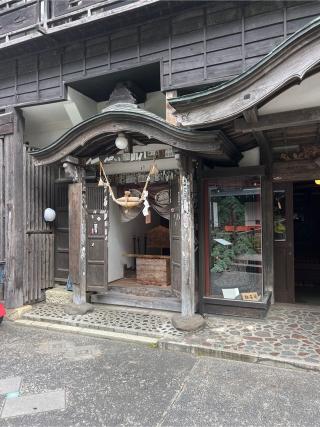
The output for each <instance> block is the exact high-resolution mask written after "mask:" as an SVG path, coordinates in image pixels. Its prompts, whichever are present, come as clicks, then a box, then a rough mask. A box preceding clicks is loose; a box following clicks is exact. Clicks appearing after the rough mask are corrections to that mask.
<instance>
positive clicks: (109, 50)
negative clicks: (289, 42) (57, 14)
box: [0, 1, 320, 106]
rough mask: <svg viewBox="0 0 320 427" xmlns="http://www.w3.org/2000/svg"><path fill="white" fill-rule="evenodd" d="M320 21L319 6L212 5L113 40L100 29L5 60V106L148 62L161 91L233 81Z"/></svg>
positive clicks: (1, 95) (0, 93)
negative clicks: (157, 72)
mask: <svg viewBox="0 0 320 427" xmlns="http://www.w3.org/2000/svg"><path fill="white" fill-rule="evenodd" d="M57 3H58V2H57ZM60 3H61V4H62V3H63V4H64V2H60ZM60 3H59V8H60V7H62V6H63V4H62V5H60ZM56 7H57V8H58V5H56ZM59 10H60V9H59ZM61 13H62V12H61ZM319 14H320V2H288V3H286V6H284V3H283V2H265V1H263V2H249V3H244V2H208V3H207V6H201V7H196V8H195V7H193V8H191V9H190V10H189V9H187V10H186V11H184V12H179V13H175V14H173V15H170V16H164V17H163V18H159V19H156V20H153V21H150V22H149V21H146V22H143V21H142V22H143V23H140V24H139V25H132V26H130V27H125V28H121V29H120V30H116V31H112V32H109V33H108V27H107V26H106V25H104V27H102V26H99V27H97V28H98V29H97V35H96V36H95V37H90V38H89V37H88V38H86V37H85V32H82V33H79V37H78V40H77V41H74V42H69V43H67V44H62V42H57V43H56V47H55V48H54V49H51V50H46V51H42V52H39V53H33V54H31V55H30V54H28V55H27V56H25V57H22V56H21V55H20V56H19V57H18V58H16V59H14V58H11V59H9V60H2V61H1V66H0V106H5V105H16V104H26V103H30V102H34V103H37V102H39V101H46V100H48V101H52V100H59V99H62V98H63V97H64V87H63V86H64V83H65V82H66V83H68V82H71V81H77V80H82V79H84V78H87V77H91V76H100V75H105V74H107V73H112V72H117V71H119V70H121V69H126V68H133V67H137V66H141V65H143V64H146V63H150V62H151V61H156V62H159V63H161V64H162V67H161V89H162V90H169V89H176V88H181V87H185V86H186V87H188V86H189V87H191V86H197V85H203V84H210V83H214V82H219V81H223V80H228V79H230V78H232V77H234V76H236V75H238V74H239V73H241V72H243V71H244V70H246V69H247V68H248V67H251V66H252V65H254V64H255V63H257V62H258V61H259V60H261V59H262V58H263V57H264V56H265V55H266V54H268V53H269V52H270V51H271V50H272V49H273V48H274V47H275V46H277V45H278V44H279V43H281V42H282V41H283V40H284V39H285V38H286V37H288V36H290V35H291V34H292V33H293V32H295V31H297V30H299V28H301V27H302V26H303V25H305V24H306V23H307V22H309V21H310V20H312V19H314V18H315V17H317V16H318V15H319ZM100 29H101V30H100ZM74 31H76V30H74ZM70 39H71V38H70Z"/></svg>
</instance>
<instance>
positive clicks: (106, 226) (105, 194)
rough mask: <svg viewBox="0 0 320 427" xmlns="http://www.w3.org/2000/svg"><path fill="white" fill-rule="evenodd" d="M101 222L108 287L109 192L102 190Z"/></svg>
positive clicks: (106, 283) (105, 274) (106, 284)
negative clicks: (102, 224)
mask: <svg viewBox="0 0 320 427" xmlns="http://www.w3.org/2000/svg"><path fill="white" fill-rule="evenodd" d="M103 211H104V212H103V220H104V286H105V289H107V286H108V250H109V191H108V189H107V188H106V187H104V189H103Z"/></svg>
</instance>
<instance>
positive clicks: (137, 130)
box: [32, 84, 241, 316]
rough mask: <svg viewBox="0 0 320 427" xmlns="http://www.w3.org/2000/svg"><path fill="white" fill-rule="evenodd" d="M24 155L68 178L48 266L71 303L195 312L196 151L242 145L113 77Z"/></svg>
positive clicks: (226, 157)
mask: <svg viewBox="0 0 320 427" xmlns="http://www.w3.org/2000/svg"><path fill="white" fill-rule="evenodd" d="M32 156H33V157H34V160H35V164H36V165H37V166H39V165H55V167H56V169H57V170H58V171H59V172H58V175H57V179H56V184H57V185H59V184H61V183H63V184H66V185H67V191H68V197H67V202H68V209H67V210H66V209H65V207H62V206H59V209H60V212H62V211H63V212H64V215H65V214H66V212H68V221H64V222H63V221H62V220H61V218H60V219H57V224H58V225H59V230H58V234H57V235H56V243H57V245H56V247H59V245H60V243H59V241H58V237H59V236H60V237H63V244H64V248H60V253H59V256H56V260H59V262H60V261H61V260H62V258H63V259H64V265H63V266H57V265H56V271H57V272H59V274H60V275H61V276H62V275H63V276H64V278H66V277H68V278H69V279H70V281H71V282H72V283H73V289H74V292H73V302H74V303H75V304H82V303H85V302H86V301H87V299H88V298H89V299H90V300H91V301H92V302H99V303H107V304H120V305H130V306H139V307H146V308H157V309H162V310H171V311H179V312H181V314H182V315H183V316H192V315H193V314H194V313H195V311H196V309H197V308H196V307H197V301H196V296H197V292H196V286H195V284H196V277H197V271H196V267H195V265H196V262H195V259H196V257H197V256H198V254H197V253H195V244H194V241H195V238H194V218H195V216H194V202H195V200H196V194H195V191H194V186H193V183H194V176H195V174H196V173H197V166H198V165H199V164H201V162H202V161H204V159H205V160H206V161H207V162H216V163H218V164H223V165H235V164H237V162H238V161H239V159H240V157H241V153H240V151H239V150H238V149H237V147H236V146H234V145H233V144H232V143H231V142H230V141H229V140H228V139H227V138H226V137H225V136H224V135H223V133H221V132H220V131H215V130H214V131H212V130H209V131H207V130H202V131H196V130H191V129H182V128H180V127H178V126H174V125H171V124H169V123H168V122H167V121H166V120H164V119H163V118H161V117H159V116H157V115H155V114H153V113H151V112H149V111H146V110H143V109H142V108H139V107H138V106H137V105H136V99H135V97H134V96H133V95H132V94H131V92H130V91H129V89H128V88H127V87H126V85H125V84H119V85H117V86H116V88H115V90H114V91H113V92H112V94H111V95H110V98H109V101H108V102H107V106H106V107H105V108H104V109H103V110H102V112H101V113H99V114H97V115H95V116H92V117H90V118H89V119H87V120H85V121H83V122H81V123H79V124H78V125H76V126H74V127H73V128H72V129H70V130H69V131H67V132H66V133H65V134H64V135H62V136H61V137H60V138H59V139H58V140H56V141H55V142H53V143H52V144H51V145H49V146H47V147H45V148H43V149H39V150H37V151H33V152H32ZM154 163H156V172H154V173H153V174H152V176H151V168H152V165H154ZM146 183H148V186H147V188H146ZM128 197H129V198H130V200H129V199H128ZM63 200H65V198H64V199H63ZM121 200H122V201H125V203H124V204H123V203H120V201H121ZM128 202H130V203H131V202H132V203H133V205H130V206H129V205H128ZM150 214H151V216H150ZM59 221H60V222H59ZM67 235H68V236H69V239H68V241H67ZM67 243H68V259H67V257H66V256H62V253H65V252H62V251H61V249H64V251H66V249H67V248H66V246H67ZM119 280H120V281H122V283H121V282H120V283H119ZM123 281H125V283H123ZM128 283H131V285H134V286H127V285H128ZM123 284H124V285H125V286H122V285H123ZM120 285H121V286H120ZM128 289H129V291H128ZM133 289H135V290H136V292H137V293H138V294H135V293H133V292H132V290H133ZM120 291H122V292H120ZM151 291H152V292H151ZM130 292H131V295H130ZM150 293H151V294H150ZM119 294H121V295H119Z"/></svg>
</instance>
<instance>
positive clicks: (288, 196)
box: [273, 181, 295, 304]
mask: <svg viewBox="0 0 320 427" xmlns="http://www.w3.org/2000/svg"><path fill="white" fill-rule="evenodd" d="M293 184H294V183H293V181H291V182H289V181H286V182H281V183H274V185H273V194H274V193H275V192H276V191H284V192H285V203H286V207H285V218H286V230H287V239H286V240H285V241H284V242H281V241H275V240H274V242H273V245H274V252H275V256H277V254H276V252H277V251H276V248H277V247H279V248H280V249H281V248H287V249H289V251H290V252H289V253H287V255H286V256H290V257H292V258H291V260H289V261H290V265H289V268H288V266H287V262H284V263H283V264H282V266H283V268H285V269H286V272H285V276H286V279H285V281H286V289H287V290H288V298H287V299H288V300H287V301H279V302H284V303H292V304H294V302H295V279H294V275H295V271H294V229H293ZM276 294H277V288H276V283H275V298H276ZM275 302H278V301H277V299H276V301H275Z"/></svg>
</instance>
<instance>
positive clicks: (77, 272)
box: [69, 182, 86, 304]
mask: <svg viewBox="0 0 320 427" xmlns="http://www.w3.org/2000/svg"><path fill="white" fill-rule="evenodd" d="M85 222H86V215H85V188H84V182H77V183H74V184H70V185H69V273H70V276H71V279H72V281H73V284H74V292H73V302H74V303H75V304H82V303H85V302H86V223H85Z"/></svg>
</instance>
